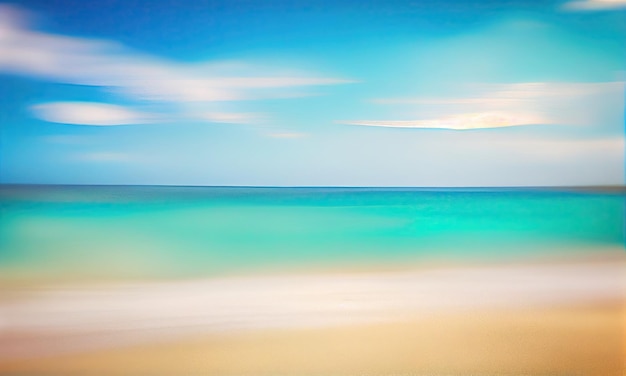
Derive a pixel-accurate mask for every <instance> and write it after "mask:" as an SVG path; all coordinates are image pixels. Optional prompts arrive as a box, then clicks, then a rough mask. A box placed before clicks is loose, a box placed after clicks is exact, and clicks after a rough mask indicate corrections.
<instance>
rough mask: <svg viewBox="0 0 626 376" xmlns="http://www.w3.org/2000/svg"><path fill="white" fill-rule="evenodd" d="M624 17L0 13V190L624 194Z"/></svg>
mask: <svg viewBox="0 0 626 376" xmlns="http://www.w3.org/2000/svg"><path fill="white" fill-rule="evenodd" d="M625 45H626V0H554V1H530V0H526V1H524V0H497V1H495V0H494V1H488V0H487V1H480V2H476V1H460V0H450V1H441V0H440V1H435V0H427V1H418V0H414V1H408V0H406V1H394V0H386V1H385V0H360V1H357V0H336V1H327V0H317V1H314V0H300V1H296V0H275V1H250V0H248V1H244V0H223V1H215V0H212V1H211V0H195V1H174V0H125V1H121V0H112V1H106V2H90V1H81V0H23V1H13V2H3V1H0V183H4V184H115V185H126V184H131V185H133V184H164V185H220V186H232V185H243V186H417V187H464V186H465V187H467V186H480V187H485V186H496V187H497V186H571V185H623V184H624V143H625V137H624V131H625V126H624V102H625V100H624V91H625V85H624V83H625V81H626V48H625V47H624V46H625Z"/></svg>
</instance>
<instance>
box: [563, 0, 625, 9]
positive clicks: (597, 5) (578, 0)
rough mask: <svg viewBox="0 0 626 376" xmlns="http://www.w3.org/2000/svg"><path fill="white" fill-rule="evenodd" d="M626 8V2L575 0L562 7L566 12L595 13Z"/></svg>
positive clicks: (620, 0) (617, 0) (616, 0)
mask: <svg viewBox="0 0 626 376" xmlns="http://www.w3.org/2000/svg"><path fill="white" fill-rule="evenodd" d="M624 8H626V0H575V1H569V2H567V3H565V4H563V5H562V9H564V10H572V11H593V10H612V9H624Z"/></svg>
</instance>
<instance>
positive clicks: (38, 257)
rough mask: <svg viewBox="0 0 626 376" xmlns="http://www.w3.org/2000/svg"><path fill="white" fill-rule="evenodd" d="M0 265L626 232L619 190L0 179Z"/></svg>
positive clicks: (517, 243)
mask: <svg viewBox="0 0 626 376" xmlns="http://www.w3.org/2000/svg"><path fill="white" fill-rule="evenodd" d="M0 192H1V198H2V226H1V228H0V273H3V274H5V275H22V276H41V275H45V276H67V275H82V276H109V275H110V276H205V275H215V274H220V273H229V272H233V271H242V270H246V271H247V270H257V269H262V268H274V269H281V268H291V267H307V266H318V265H319V266H330V265H342V266H350V265H360V264H367V263H370V264H371V263H374V264H376V263H398V262H400V263H402V262H414V261H419V260H423V259H430V258H447V259H454V258H478V257H482V258H493V257H500V256H515V255H525V254H533V253H543V252H549V251H550V250H553V249H560V250H562V249H567V248H571V249H574V248H584V249H589V250H593V249H602V248H603V247H605V246H623V244H624V216H623V214H624V194H623V193H600V192H573V191H570V192H567V191H558V190H538V189H525V190H524V189H517V190H516V189H506V190H493V189H469V190H462V189H440V190H436V189H432V190H427V189H408V188H407V189H400V188H398V189H382V188H214V187H141V186H136V187H90V186H83V187H76V186H75V187H69V186H2V187H1V188H0Z"/></svg>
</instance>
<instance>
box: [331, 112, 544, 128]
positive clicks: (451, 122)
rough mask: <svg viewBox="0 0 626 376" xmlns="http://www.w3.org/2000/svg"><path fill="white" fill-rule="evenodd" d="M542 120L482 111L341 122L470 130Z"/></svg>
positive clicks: (512, 125) (344, 122)
mask: <svg viewBox="0 0 626 376" xmlns="http://www.w3.org/2000/svg"><path fill="white" fill-rule="evenodd" d="M542 122H543V120H542V119H541V118H533V117H532V116H525V115H511V114H501V113H490V112H483V113H470V114H461V115H455V116H448V117H442V118H438V119H428V120H408V121H402V120H387V121H385V120H381V121H368V120H352V121H343V122H341V123H342V124H347V125H364V126H372V127H388V128H425V129H451V130H472V129H488V128H502V127H514V126H519V125H529V124H540V123H542Z"/></svg>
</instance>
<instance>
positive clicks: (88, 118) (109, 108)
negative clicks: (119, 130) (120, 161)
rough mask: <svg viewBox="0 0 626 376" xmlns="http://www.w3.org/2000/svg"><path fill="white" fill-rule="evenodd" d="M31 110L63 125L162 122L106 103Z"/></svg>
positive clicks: (63, 104)
mask: <svg viewBox="0 0 626 376" xmlns="http://www.w3.org/2000/svg"><path fill="white" fill-rule="evenodd" d="M30 109H31V111H32V112H33V114H34V115H35V116H36V117H38V118H40V119H43V120H46V121H49V122H53V123H63V124H78V125H97V126H111V125H130V124H147V123H153V122H155V121H159V120H162V119H160V118H159V117H158V116H156V115H154V114H148V113H143V112H139V111H134V110H130V109H128V108H126V107H122V106H115V105H111V104H104V103H90V102H54V103H45V104H39V105H35V106H32V107H31V108H30Z"/></svg>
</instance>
